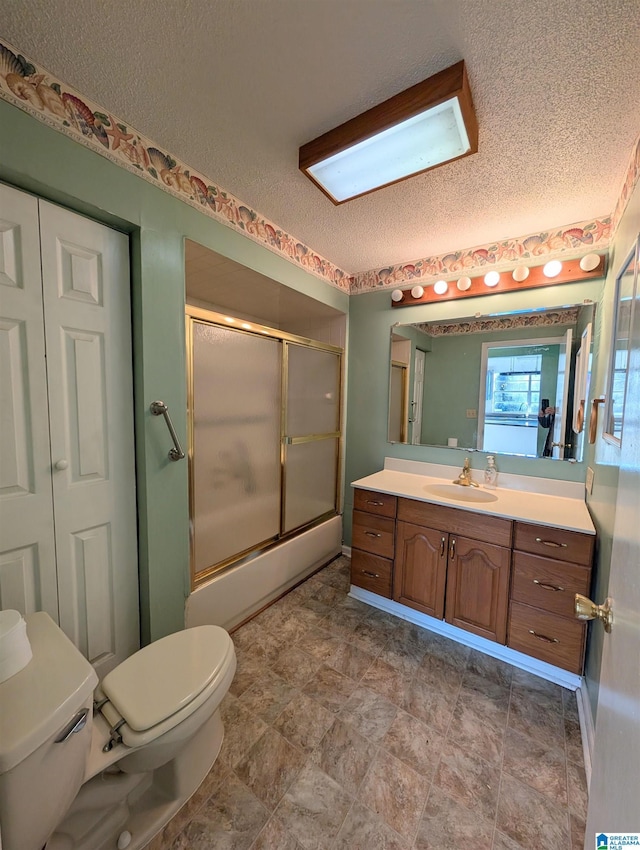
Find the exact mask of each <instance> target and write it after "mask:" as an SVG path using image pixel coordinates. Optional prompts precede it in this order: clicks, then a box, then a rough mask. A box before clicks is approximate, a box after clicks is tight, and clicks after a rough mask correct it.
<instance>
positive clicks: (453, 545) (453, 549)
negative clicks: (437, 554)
mask: <svg viewBox="0 0 640 850" xmlns="http://www.w3.org/2000/svg"><path fill="white" fill-rule="evenodd" d="M455 556H456V538H455V537H454V538H453V540H452V541H451V544H450V546H449V560H451V561H453V559H454V558H455Z"/></svg>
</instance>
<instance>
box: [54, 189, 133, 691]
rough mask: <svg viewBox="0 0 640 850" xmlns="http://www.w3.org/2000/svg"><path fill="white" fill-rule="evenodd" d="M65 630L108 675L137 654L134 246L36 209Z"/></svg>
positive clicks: (92, 225) (57, 212) (88, 224)
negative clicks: (131, 281) (131, 253)
mask: <svg viewBox="0 0 640 850" xmlns="http://www.w3.org/2000/svg"><path fill="white" fill-rule="evenodd" d="M40 238H41V251H42V277H43V292H44V311H45V333H46V350H47V382H48V390H49V393H48V394H49V409H50V431H51V459H52V467H53V498H54V518H55V535H56V549H57V564H58V594H59V610H60V626H61V627H62V628H63V629H64V631H65V632H66V633H67V635H68V636H69V637H70V638H71V640H73V642H74V643H75V644H76V646H77V647H78V648H79V649H80V650H81V651H82V652H83V654H84V655H85V656H86V657H87V658H88V659H89V661H91V663H92V664H93V665H94V666H95V667H96V670H97V671H98V673H99V675H104V674H105V673H106V672H108V670H110V669H111V668H112V667H114V666H115V665H116V664H117V663H119V662H120V661H121V660H123V659H124V658H125V657H127V656H128V655H130V654H131V653H132V652H133V651H135V650H136V649H137V648H138V646H139V618H138V568H137V526H136V501H135V456H134V433H133V386H132V356H131V318H130V285H129V243H128V239H127V237H126V236H125V235H123V234H121V233H117V232H115V231H113V230H111V229H110V228H108V227H105V226H104V225H101V224H98V223H96V222H93V221H89V220H87V219H84V218H82V217H81V216H78V215H76V214H74V213H71V212H69V211H67V210H63V209H61V208H60V207H56V206H53V205H52V204H48V203H46V202H44V201H41V202H40Z"/></svg>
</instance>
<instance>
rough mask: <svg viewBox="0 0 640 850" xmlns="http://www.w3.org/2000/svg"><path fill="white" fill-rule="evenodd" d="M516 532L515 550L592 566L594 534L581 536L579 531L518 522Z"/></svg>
mask: <svg viewBox="0 0 640 850" xmlns="http://www.w3.org/2000/svg"><path fill="white" fill-rule="evenodd" d="M514 531H515V542H514V544H513V548H514V549H519V550H520V551H521V552H531V553H532V554H534V555H544V556H546V557H547V558H549V557H551V558H556V559H558V560H560V561H571V562H572V563H574V564H584V565H585V566H587V567H588V566H591V558H592V556H593V544H594V541H595V535H593V534H580V532H578V531H566V530H565V529H564V528H549V527H548V526H544V525H530V524H529V523H526V522H516V523H515V530H514Z"/></svg>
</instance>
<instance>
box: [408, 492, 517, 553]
mask: <svg viewBox="0 0 640 850" xmlns="http://www.w3.org/2000/svg"><path fill="white" fill-rule="evenodd" d="M398 519H399V520H404V521H405V522H412V523H414V525H426V526H428V527H429V528H446V529H447V531H448V532H449V533H450V534H459V535H461V536H462V537H470V538H471V539H472V540H482V541H483V542H484V543H495V545H496V546H506V547H507V548H509V547H510V546H511V526H512V525H513V523H512V522H511V520H510V519H502V517H494V516H487V515H486V514H475V513H472V512H471V511H465V510H462V509H461V508H447V507H445V506H444V505H432V504H431V503H430V502H417V501H415V500H414V499H403V498H400V499H398Z"/></svg>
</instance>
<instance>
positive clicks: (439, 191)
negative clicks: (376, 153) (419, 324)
mask: <svg viewBox="0 0 640 850" xmlns="http://www.w3.org/2000/svg"><path fill="white" fill-rule="evenodd" d="M3 7H4V8H3V16H2V17H3V20H2V27H3V31H2V36H3V37H5V38H6V39H7V40H8V41H9V42H11V43H12V44H13V45H14V46H15V47H16V48H18V49H19V50H21V51H24V52H25V54H27V55H29V56H30V57H32V58H33V59H34V60H35V61H37V62H38V63H40V64H41V65H43V66H44V67H45V68H47V69H48V70H49V71H50V72H51V73H53V74H54V75H56V76H58V77H59V78H60V79H62V80H64V81H65V82H67V83H68V84H70V85H72V86H74V87H75V88H77V89H78V90H79V91H80V92H81V93H83V94H85V95H86V96H87V97H89V98H92V99H93V100H95V101H97V102H98V103H99V104H101V105H103V106H104V107H105V108H106V109H107V110H109V111H110V112H112V113H113V114H114V115H117V116H118V117H119V118H120V119H122V120H124V121H126V122H128V123H129V124H131V125H132V126H134V127H135V128H136V129H138V130H139V131H140V132H142V133H144V134H145V135H147V136H148V137H150V138H151V139H153V140H154V142H156V143H157V144H158V145H159V146H160V147H162V148H163V149H166V150H168V151H170V152H171V153H172V154H174V155H175V156H177V157H179V158H180V159H182V160H183V161H184V162H186V163H188V164H189V165H190V166H191V167H192V168H195V169H198V170H199V171H201V172H203V173H204V174H206V175H207V176H208V177H210V178H211V179H212V180H214V181H215V182H216V183H218V185H220V186H222V187H224V188H225V189H227V190H228V191H229V192H231V193H233V194H234V195H235V196H236V197H238V198H240V199H241V200H242V201H243V202H244V203H246V204H248V205H250V206H251V207H253V209H255V210H257V211H259V212H260V213H261V214H262V215H264V216H266V217H267V218H269V219H271V220H272V221H274V222H276V223H277V224H278V225H279V226H280V227H282V228H283V229H285V230H286V231H288V232H289V233H290V234H292V235H293V236H295V237H296V238H297V239H299V240H301V241H302V242H304V243H305V244H307V245H308V246H310V247H311V248H312V249H313V250H314V251H317V252H318V253H319V254H321V255H323V256H325V257H326V258H327V259H329V260H331V261H332V262H334V263H335V264H336V265H338V266H339V267H341V268H342V269H345V270H346V271H348V272H351V273H353V272H360V271H364V270H367V269H371V268H378V267H381V266H385V265H389V264H392V263H396V262H408V261H410V260H413V259H417V258H419V257H424V256H427V255H434V254H442V253H445V252H447V251H452V250H457V249H463V248H467V247H470V246H474V245H480V244H484V243H487V242H491V241H493V240H499V239H503V238H507V237H510V236H520V235H524V234H527V233H533V232H539V231H543V230H546V229H548V228H553V227H558V226H562V225H565V224H571V223H573V222H577V221H583V220H585V219H589V218H595V217H598V216H604V215H607V214H609V213H611V212H612V211H613V207H614V206H615V202H616V199H617V196H618V194H619V192H620V188H621V183H622V180H623V177H624V172H625V168H626V165H627V163H628V160H629V157H630V154H631V150H632V146H633V143H634V140H635V138H636V136H637V134H638V130H639V129H640V121H639V117H640V116H639V109H638V104H640V50H639V49H638V45H639V44H640V3H639V2H638V0H600V2H598V3H582V4H577V3H575V0H570V1H569V0H464V2H462V0H459V2H456V0H181V2H178V0H144V2H143V0H110V2H109V3H85V4H81V5H79V4H78V3H77V2H76V0H30V1H29V3H25V2H23V0H5V3H4V4H3ZM459 59H464V60H465V61H466V64H467V70H468V74H469V78H470V81H471V87H472V91H473V96H474V100H475V105H476V111H477V114H478V121H479V125H480V142H479V145H480V147H479V152H478V153H477V154H475V155H473V156H471V157H468V158H466V159H462V160H460V161H458V162H455V163H452V164H450V165H446V166H444V167H442V168H439V169H436V170H434V171H432V172H429V173H427V174H423V175H419V176H418V177H415V178H413V179H411V180H408V181H405V182H404V183H401V184H398V185H395V186H391V187H388V188H387V189H383V190H381V191H379V192H376V193H374V194H372V195H369V196H366V197H363V198H360V199H357V200H355V201H352V202H350V203H347V204H345V205H344V206H341V207H334V206H333V205H332V204H331V202H330V201H329V200H328V199H327V198H325V197H324V195H322V194H321V193H320V192H319V191H318V189H316V188H315V187H314V186H313V185H312V184H311V183H310V182H309V181H308V180H307V179H306V178H305V177H304V176H303V175H302V174H301V173H300V172H299V171H298V168H297V156H298V147H299V146H300V145H301V144H303V143H305V142H307V141H310V140H311V139H313V138H315V137H316V136H318V135H320V134H321V133H323V132H325V131H327V130H329V129H331V128H332V127H334V126H336V125H338V124H340V123H341V122H343V121H345V120H347V119H349V118H351V117H353V116H354V115H356V114H358V113H359V112H361V111H363V110H364V109H367V108H369V107H371V106H373V105H375V104H376V103H379V102H380V101H382V100H384V99H386V98H388V97H390V96H391V95H393V94H395V93H397V92H399V91H401V90H403V89H405V88H407V87H408V86H410V85H412V84H414V83H416V82H418V81H420V80H422V79H425V78H426V77H428V76H430V75H431V74H432V73H434V72H436V71H438V70H440V69H442V68H444V67H447V66H449V65H451V64H453V63H454V62H456V61H458V60H459Z"/></svg>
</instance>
